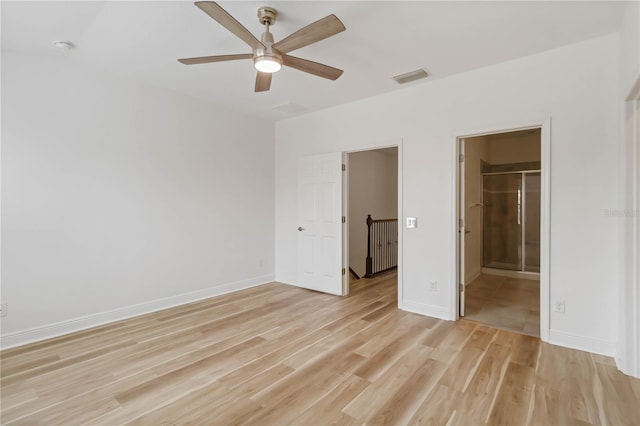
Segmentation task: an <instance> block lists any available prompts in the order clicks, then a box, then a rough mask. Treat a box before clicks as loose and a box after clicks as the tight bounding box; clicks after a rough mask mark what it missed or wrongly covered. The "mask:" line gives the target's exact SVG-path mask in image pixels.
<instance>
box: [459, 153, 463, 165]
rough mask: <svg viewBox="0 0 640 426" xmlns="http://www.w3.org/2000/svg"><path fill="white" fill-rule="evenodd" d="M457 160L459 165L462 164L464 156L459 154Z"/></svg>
mask: <svg viewBox="0 0 640 426" xmlns="http://www.w3.org/2000/svg"><path fill="white" fill-rule="evenodd" d="M458 160H459V161H460V162H461V163H464V154H460V156H459V157H458Z"/></svg>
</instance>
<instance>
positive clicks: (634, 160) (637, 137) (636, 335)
mask: <svg viewBox="0 0 640 426" xmlns="http://www.w3.org/2000/svg"><path fill="white" fill-rule="evenodd" d="M622 111H623V114H622V143H621V148H620V154H621V155H620V162H621V166H622V167H620V169H621V176H620V178H621V179H620V181H621V188H620V193H621V196H622V199H621V207H622V210H623V211H624V212H629V217H626V215H625V217H623V218H621V221H620V228H619V232H620V240H621V242H620V248H621V253H622V256H620V259H621V262H620V297H619V304H620V316H619V333H618V335H619V338H618V339H619V341H618V346H617V349H618V350H617V353H616V364H617V366H618V368H619V369H620V370H621V371H622V372H624V373H625V374H628V375H630V376H634V377H638V378H640V184H638V179H639V178H640V76H638V78H637V79H636V82H635V84H634V85H633V87H632V88H631V90H630V91H629V94H628V96H627V97H626V99H625V102H624V105H623V108H622Z"/></svg>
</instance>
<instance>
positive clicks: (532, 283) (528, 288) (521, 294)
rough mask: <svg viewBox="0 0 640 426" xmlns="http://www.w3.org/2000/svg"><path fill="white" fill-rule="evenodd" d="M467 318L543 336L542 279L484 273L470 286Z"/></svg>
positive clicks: (466, 297) (468, 286)
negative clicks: (541, 323) (541, 331)
mask: <svg viewBox="0 0 640 426" xmlns="http://www.w3.org/2000/svg"><path fill="white" fill-rule="evenodd" d="M465 290H466V295H465V318H466V319H470V320H473V321H478V322H481V323H484V324H487V325H491V326H494V327H498V328H504V329H507V330H512V331H517V332H519V333H524V334H529V335H531V336H540V281H539V280H525V279H518V278H508V277H501V276H498V275H480V276H479V277H478V278H476V279H475V280H473V281H471V282H470V283H469V284H468V285H467V287H466V289H465Z"/></svg>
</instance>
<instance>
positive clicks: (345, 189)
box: [342, 139, 404, 307]
mask: <svg viewBox="0 0 640 426" xmlns="http://www.w3.org/2000/svg"><path fill="white" fill-rule="evenodd" d="M385 148H397V149H398V182H397V184H398V213H397V215H398V268H397V280H398V307H400V305H401V303H400V302H401V301H402V294H403V291H402V278H403V276H402V265H403V263H402V241H403V230H404V226H402V225H403V224H404V219H403V215H402V214H403V213H402V139H392V140H389V141H386V142H381V143H380V145H372V146H366V147H362V148H358V149H352V150H348V151H343V152H342V164H344V165H345V166H346V170H345V171H344V172H343V174H342V215H343V216H344V217H346V218H347V220H346V221H345V223H343V224H342V267H343V268H345V271H346V274H345V275H343V277H342V295H343V296H348V295H349V274H350V272H349V220H348V218H349V163H348V161H349V154H352V153H355V152H363V151H375V150H377V149H385Z"/></svg>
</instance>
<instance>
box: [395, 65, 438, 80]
mask: <svg viewBox="0 0 640 426" xmlns="http://www.w3.org/2000/svg"><path fill="white" fill-rule="evenodd" d="M427 77H429V72H428V71H427V70H426V69H424V68H420V69H419V70H415V71H409V72H406V73H404V74H400V75H396V76H395V77H393V79H394V80H395V81H396V82H397V83H399V84H405V83H410V82H412V81H416V80H420V79H421V78H427Z"/></svg>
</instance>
